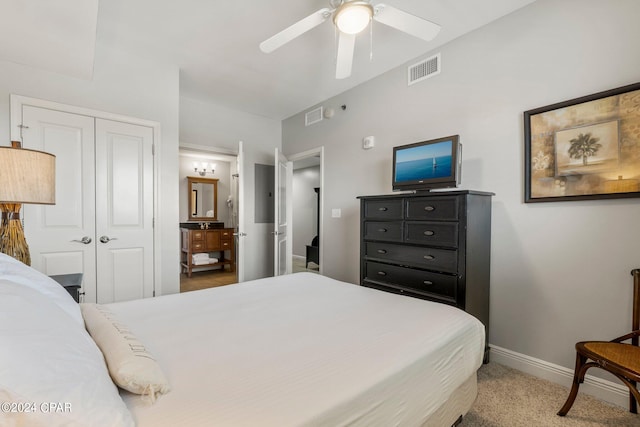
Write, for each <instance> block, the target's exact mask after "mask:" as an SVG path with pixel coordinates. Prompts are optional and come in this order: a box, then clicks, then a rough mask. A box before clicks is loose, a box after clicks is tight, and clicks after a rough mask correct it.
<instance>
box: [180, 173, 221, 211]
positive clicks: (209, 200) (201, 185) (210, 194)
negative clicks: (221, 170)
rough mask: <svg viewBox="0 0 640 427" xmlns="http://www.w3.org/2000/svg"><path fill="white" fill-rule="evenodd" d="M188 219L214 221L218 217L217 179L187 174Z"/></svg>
mask: <svg viewBox="0 0 640 427" xmlns="http://www.w3.org/2000/svg"><path fill="white" fill-rule="evenodd" d="M187 180H188V181H189V191H188V193H187V194H188V195H189V197H188V198H189V220H190V221H200V220H204V221H216V220H217V218H218V180H217V179H215V178H200V177H195V176H188V177H187Z"/></svg>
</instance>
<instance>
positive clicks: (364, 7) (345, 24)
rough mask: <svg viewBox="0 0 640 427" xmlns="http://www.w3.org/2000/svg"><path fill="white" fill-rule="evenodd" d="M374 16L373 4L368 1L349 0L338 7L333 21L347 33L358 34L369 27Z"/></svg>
mask: <svg viewBox="0 0 640 427" xmlns="http://www.w3.org/2000/svg"><path fill="white" fill-rule="evenodd" d="M372 17H373V6H371V5H370V4H369V3H368V2H366V1H349V2H346V3H343V4H342V5H340V6H339V7H338V9H337V10H336V13H335V15H333V22H334V24H336V27H338V29H339V30H340V31H342V32H343V33H345V34H358V33H359V32H361V31H362V30H364V29H365V28H367V26H368V25H369V22H370V21H371V18H372Z"/></svg>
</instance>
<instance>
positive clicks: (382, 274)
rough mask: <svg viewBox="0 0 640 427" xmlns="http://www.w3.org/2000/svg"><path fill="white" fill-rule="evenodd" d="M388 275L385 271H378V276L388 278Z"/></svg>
mask: <svg viewBox="0 0 640 427" xmlns="http://www.w3.org/2000/svg"><path fill="white" fill-rule="evenodd" d="M386 275H387V273H385V272H384V271H378V276H386Z"/></svg>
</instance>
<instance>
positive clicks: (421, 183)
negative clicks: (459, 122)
mask: <svg viewBox="0 0 640 427" xmlns="http://www.w3.org/2000/svg"><path fill="white" fill-rule="evenodd" d="M459 147H460V144H459V142H458V135H454V136H449V137H446V138H439V139H434V140H430V141H422V142H418V143H415V144H409V145H403V146H399V147H394V149H393V189H394V190H423V189H424V190H429V189H431V188H442V187H444V188H446V187H456V186H457V185H458V182H459V179H460V174H459V162H460V155H459V154H460V153H459V149H460V148H459Z"/></svg>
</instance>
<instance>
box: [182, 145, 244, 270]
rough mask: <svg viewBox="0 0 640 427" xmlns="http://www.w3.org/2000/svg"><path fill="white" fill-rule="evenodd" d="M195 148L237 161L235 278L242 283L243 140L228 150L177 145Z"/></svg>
mask: <svg viewBox="0 0 640 427" xmlns="http://www.w3.org/2000/svg"><path fill="white" fill-rule="evenodd" d="M182 149H184V150H195V151H200V152H205V153H208V154H222V155H225V156H235V157H236V161H237V166H236V169H237V170H236V172H237V173H238V175H239V176H238V184H237V185H238V200H236V203H238V224H237V233H238V235H237V236H234V237H237V240H236V278H237V280H238V283H242V282H244V280H245V278H244V276H245V263H244V259H245V245H244V242H243V239H242V237H243V236H245V235H246V234H245V229H246V224H245V211H244V206H243V205H244V203H243V202H244V181H243V179H244V177H243V176H242V174H243V170H242V168H243V167H244V165H242V161H243V153H244V147H243V142H242V141H238V150H237V151H234V150H229V149H227V148H221V147H212V146H209V145H200V144H191V143H188V142H180V143H179V145H178V152H179V151H180V150H182Z"/></svg>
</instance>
